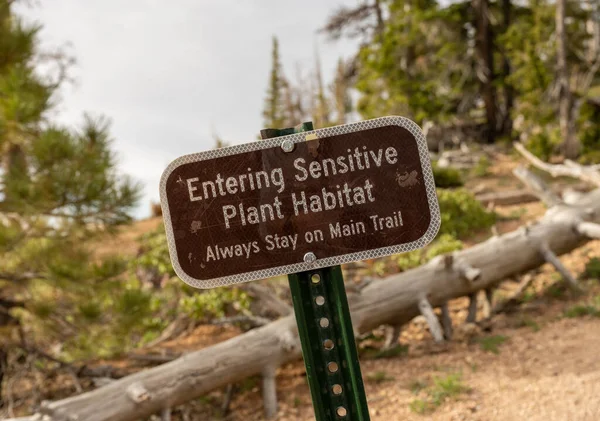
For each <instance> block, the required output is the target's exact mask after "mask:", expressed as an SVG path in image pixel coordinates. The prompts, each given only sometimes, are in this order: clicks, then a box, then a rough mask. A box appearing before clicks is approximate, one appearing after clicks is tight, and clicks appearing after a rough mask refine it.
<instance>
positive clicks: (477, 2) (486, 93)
mask: <svg viewBox="0 0 600 421" xmlns="http://www.w3.org/2000/svg"><path fill="white" fill-rule="evenodd" d="M473 9H474V10H475V20H476V22H475V27H476V28H477V36H476V43H475V45H476V48H477V76H478V78H479V81H480V83H481V96H482V98H483V102H484V103H485V114H486V119H487V130H488V132H487V142H488V143H494V141H495V140H496V131H497V121H496V115H497V112H498V110H497V103H496V87H495V86H494V82H495V74H494V33H493V30H492V24H491V22H490V10H489V0H473Z"/></svg>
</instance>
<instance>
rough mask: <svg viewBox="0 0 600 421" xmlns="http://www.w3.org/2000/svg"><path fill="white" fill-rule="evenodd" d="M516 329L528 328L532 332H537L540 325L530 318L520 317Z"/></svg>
mask: <svg viewBox="0 0 600 421" xmlns="http://www.w3.org/2000/svg"><path fill="white" fill-rule="evenodd" d="M517 327H529V328H531V330H533V331H534V332H538V331H539V330H540V325H539V323H538V322H536V321H535V320H533V319H532V318H531V317H526V316H524V317H521V318H520V319H519V320H518V323H517Z"/></svg>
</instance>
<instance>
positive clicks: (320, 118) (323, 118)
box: [312, 50, 331, 128]
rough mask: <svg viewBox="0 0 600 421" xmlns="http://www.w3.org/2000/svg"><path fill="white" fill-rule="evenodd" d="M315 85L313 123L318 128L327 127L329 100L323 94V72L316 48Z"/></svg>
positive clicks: (328, 124) (328, 122)
mask: <svg viewBox="0 0 600 421" xmlns="http://www.w3.org/2000/svg"><path fill="white" fill-rule="evenodd" d="M315 85H316V87H315V88H316V89H315V92H314V94H313V101H312V103H313V106H312V115H313V123H314V126H315V127H318V128H322V127H327V126H330V125H331V123H330V121H329V118H330V110H329V100H328V98H327V96H326V94H325V87H324V83H323V74H322V72H321V59H320V57H319V52H318V51H317V50H315Z"/></svg>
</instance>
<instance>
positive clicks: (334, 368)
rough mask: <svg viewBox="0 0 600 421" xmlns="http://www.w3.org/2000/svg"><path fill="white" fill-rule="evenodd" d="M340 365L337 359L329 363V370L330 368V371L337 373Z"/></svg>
mask: <svg viewBox="0 0 600 421" xmlns="http://www.w3.org/2000/svg"><path fill="white" fill-rule="evenodd" d="M338 368H339V367H338V365H337V363H336V362H335V361H332V362H330V363H329V364H327V370H329V372H330V373H335V372H336V371H338Z"/></svg>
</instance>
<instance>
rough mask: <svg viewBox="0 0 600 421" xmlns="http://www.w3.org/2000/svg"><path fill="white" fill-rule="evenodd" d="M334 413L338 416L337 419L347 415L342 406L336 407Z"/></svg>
mask: <svg viewBox="0 0 600 421" xmlns="http://www.w3.org/2000/svg"><path fill="white" fill-rule="evenodd" d="M335 412H336V413H337V414H338V417H345V416H346V415H348V411H347V410H346V408H344V407H343V406H338V409H337V411H335Z"/></svg>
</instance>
